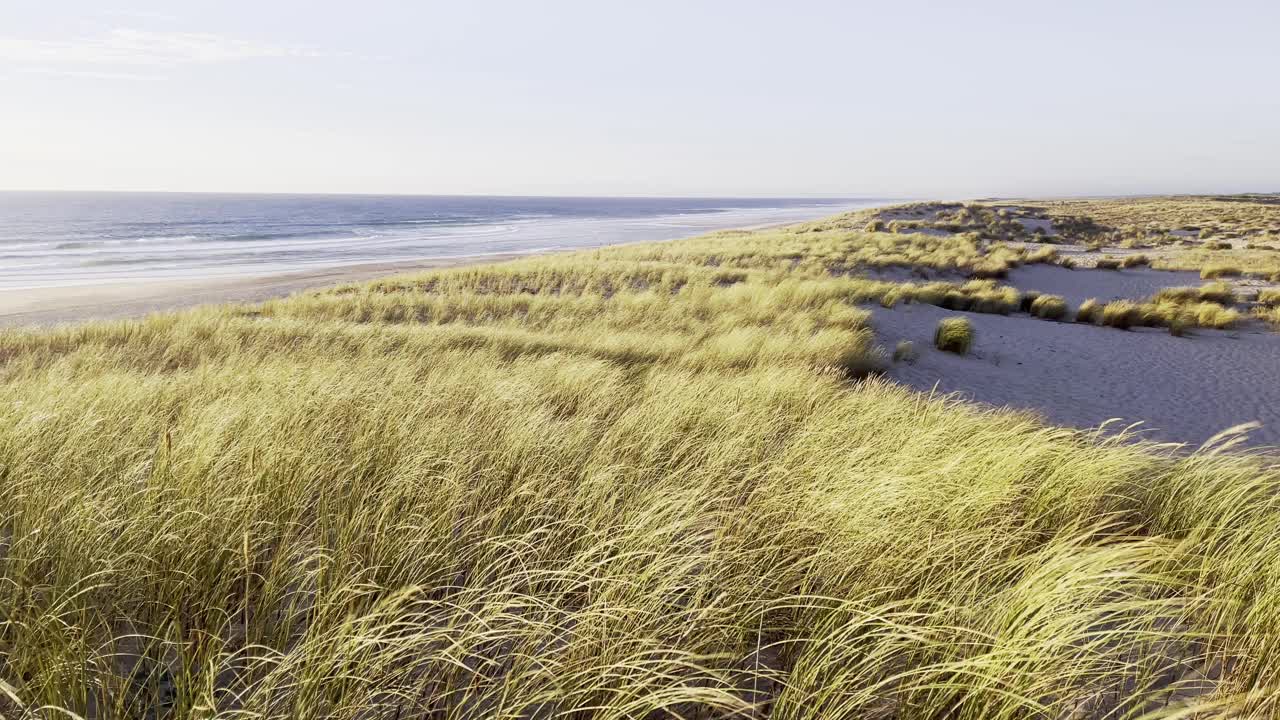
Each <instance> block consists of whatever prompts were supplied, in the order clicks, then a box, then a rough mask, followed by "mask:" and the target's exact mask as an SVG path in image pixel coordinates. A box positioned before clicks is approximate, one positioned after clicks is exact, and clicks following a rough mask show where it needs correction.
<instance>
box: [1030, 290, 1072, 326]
mask: <svg viewBox="0 0 1280 720" xmlns="http://www.w3.org/2000/svg"><path fill="white" fill-rule="evenodd" d="M1031 314H1032V315H1035V316H1036V317H1038V318H1043V319H1045V320H1062V319H1063V318H1065V317H1066V316H1067V302H1066V300H1063V299H1062V298H1061V297H1060V296H1058V295H1041V296H1040V297H1037V298H1036V299H1035V301H1034V302H1032V303H1031Z"/></svg>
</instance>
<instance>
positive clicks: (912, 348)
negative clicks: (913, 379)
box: [893, 340, 920, 364]
mask: <svg viewBox="0 0 1280 720" xmlns="http://www.w3.org/2000/svg"><path fill="white" fill-rule="evenodd" d="M919 358H920V351H918V350H916V345H915V343H913V342H911V341H910V340H899V341H898V344H897V345H896V346H895V347H894V348H893V361H894V362H904V363H908V364H910V363H914V362H915V361H916V360H917V359H919Z"/></svg>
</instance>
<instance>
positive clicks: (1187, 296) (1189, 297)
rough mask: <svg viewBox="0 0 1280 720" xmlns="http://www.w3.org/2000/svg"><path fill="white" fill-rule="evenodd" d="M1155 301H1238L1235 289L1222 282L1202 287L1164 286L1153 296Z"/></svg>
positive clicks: (1230, 303)
mask: <svg viewBox="0 0 1280 720" xmlns="http://www.w3.org/2000/svg"><path fill="white" fill-rule="evenodd" d="M1152 300H1153V302H1157V303H1160V302H1172V303H1176V304H1183V303H1192V302H1209V303H1218V304H1219V305H1232V304H1234V303H1235V302H1236V300H1237V298H1236V293H1235V290H1234V289H1233V288H1232V287H1231V286H1230V285H1228V284H1226V283H1222V282H1216V283H1209V284H1207V285H1202V286H1200V287H1174V288H1162V289H1161V290H1160V291H1159V292H1157V293H1156V294H1155V297H1154V298H1152Z"/></svg>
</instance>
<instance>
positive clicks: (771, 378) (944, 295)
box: [0, 226, 1280, 720]
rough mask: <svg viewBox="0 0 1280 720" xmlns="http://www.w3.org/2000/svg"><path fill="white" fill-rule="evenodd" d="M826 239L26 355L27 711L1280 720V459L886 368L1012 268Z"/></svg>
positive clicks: (477, 274) (11, 637)
mask: <svg viewBox="0 0 1280 720" xmlns="http://www.w3.org/2000/svg"><path fill="white" fill-rule="evenodd" d="M814 227H818V226H813V227H802V228H800V229H796V230H788V231H771V232H759V233H743V232H737V233H719V234H716V235H712V236H708V237H704V238H698V239H694V240H689V241H681V242H674V243H663V244H654V245H643V246H631V247H623V248H614V249H608V250H600V251H592V252H585V253H578V254H573V255H563V256H547V257H542V258H537V259H531V260H523V261H517V262H511V263H505V264H500V265H490V266H477V267H471V268H463V269H455V270H444V271H438V272H429V273H423V274H418V275H413V276H405V277H397V278H390V279H386V280H382V281H378V282H372V283H367V284H362V285H349V286H344V287H339V288H335V289H333V290H329V291H323V292H312V293H306V294H303V295H298V296H295V297H292V298H288V299H282V300H276V301H271V302H268V303H265V304H263V305H259V306H228V307H220V308H211V309H204V310H198V311H191V312H186V313H181V314H169V315H160V316H154V317H151V318H148V319H145V320H137V321H127V322H112V323H98V324H91V325H86V326H80V327H73V328H65V329H58V330H41V331H35V330H23V331H18V330H8V331H4V332H2V333H0V518H2V521H0V596H2V597H3V601H2V602H0V714H2V715H3V716H4V717H6V718H15V717H50V718H53V717H75V716H79V717H93V718H142V717H147V718H188V717H191V718H195V717H201V718H205V717H226V718H281V719H283V718H351V719H353V720H354V719H356V718H360V719H365V718H387V719H390V718H442V719H463V718H477V719H479V718H512V719H515V718H618V719H622V718H628V719H629V718H646V719H647V718H667V717H669V718H733V717H736V718H764V717H769V718H777V719H791V718H796V719H799V718H812V719H818V718H824V719H825V718H903V719H912V718H918V719H920V720H924V719H926V718H927V719H933V718H942V717H946V718H955V719H968V720H979V719H981V720H988V719H996V718H1008V719H1013V718H1068V717H1070V718H1103V717H1106V718H1125V717H1138V716H1143V717H1151V718H1156V717H1166V718H1175V717H1189V716H1190V715H1189V713H1194V714H1195V715H1194V716H1195V717H1198V718H1229V717H1275V716H1277V714H1280V692H1278V691H1280V613H1278V612H1277V611H1276V609H1277V608H1280V546H1278V545H1277V543H1276V542H1275V538H1276V537H1277V535H1278V534H1280V469H1277V467H1276V466H1275V465H1274V461H1273V460H1271V459H1268V457H1267V456H1263V455H1249V454H1244V453H1240V452H1236V451H1234V450H1232V449H1230V448H1229V447H1228V446H1229V445H1230V440H1229V438H1230V436H1224V438H1223V439H1222V440H1221V441H1220V442H1218V443H1217V444H1216V445H1215V446H1214V447H1212V448H1207V449H1202V450H1201V451H1199V452H1196V453H1192V454H1188V453H1185V452H1179V451H1177V450H1176V449H1174V448H1171V447H1166V446H1155V445H1151V444H1145V443H1134V442H1127V441H1126V438H1124V437H1123V436H1120V437H1110V438H1109V439H1105V438H1104V436H1103V435H1102V434H1101V433H1100V432H1081V431H1073V430H1064V429H1058V428H1051V427H1047V426H1045V425H1043V424H1042V423H1041V422H1039V421H1038V420H1036V419H1035V418H1033V417H1031V416H1028V415H1023V414H1019V413H1014V412H1010V411H999V410H992V409H989V408H984V407H980V406H976V405H966V404H963V403H961V402H959V401H958V400H955V399H952V398H948V397H940V396H930V395H921V394H918V393H915V392H912V391H909V390H907V389H904V388H902V387H899V386H896V385H893V384H891V383H888V382H887V381H884V380H881V379H878V378H876V377H875V374H876V372H877V370H878V369H879V368H880V367H882V366H883V365H884V364H885V363H886V362H888V360H889V358H888V356H887V353H886V352H885V351H884V350H882V349H881V348H879V347H878V345H877V343H876V341H875V337H874V334H873V330H872V325H871V311H869V310H868V309H867V307H865V306H867V305H870V306H873V307H874V306H875V304H880V305H887V306H892V305H893V304H894V303H897V302H907V301H912V302H936V303H937V304H940V305H943V306H946V303H947V302H954V303H967V304H968V305H967V306H968V307H969V308H970V309H974V308H976V307H978V306H982V307H990V308H993V309H996V308H1012V309H1014V310H1016V309H1017V308H1018V307H1019V306H1020V303H1021V298H1020V297H1019V296H1018V294H1017V293H1016V291H1012V290H1010V289H1007V288H1004V289H1002V288H1000V287H998V286H997V285H995V284H994V282H992V281H991V280H977V281H971V282H968V283H959V284H949V283H925V284H906V283H901V282H896V283H895V282H888V281H881V280H873V279H867V278H864V277H855V276H853V275H852V274H850V271H849V269H850V268H853V267H854V266H856V265H858V264H859V262H860V261H861V260H862V259H865V258H870V259H871V260H872V261H873V262H874V263H879V262H880V261H879V260H877V259H876V258H882V257H883V256H882V255H879V254H877V253H881V252H885V253H887V254H889V255H893V254H896V255H898V256H900V257H902V258H908V259H909V260H910V262H911V263H913V264H915V263H920V264H923V265H924V266H926V267H928V268H945V269H956V268H964V269H967V270H969V271H972V272H973V273H975V274H979V275H980V274H986V272H987V271H988V270H992V269H994V268H996V267H997V266H999V265H1000V264H1002V263H1006V262H1014V261H1016V259H1017V256H1016V253H1013V252H1012V251H1008V250H1000V251H999V253H998V255H997V256H996V257H992V256H991V255H989V254H987V253H985V252H983V251H982V250H981V249H980V248H979V247H978V246H976V245H974V244H972V243H970V242H969V241H967V240H959V241H956V242H951V243H947V242H943V241H942V239H937V238H933V239H930V238H924V237H922V236H921V237H915V238H912V239H910V240H907V241H900V240H895V239H894V238H892V237H889V236H882V235H877V234H869V235H868V234H860V233H855V234H852V235H850V234H849V233H847V232H845V231H841V230H822V229H820V227H819V229H814ZM886 248H888V249H886ZM894 262H897V261H896V260H895V261H894ZM891 264H892V263H887V264H886V265H885V267H887V266H889V265H891ZM1010 293H1012V294H1011V295H1010ZM1048 305H1055V303H1052V302H1049V301H1048V300H1045V301H1042V307H1047V306H1048ZM1110 308H1111V306H1110V305H1108V306H1107V307H1106V308H1103V310H1102V313H1103V314H1104V315H1105V314H1106V312H1107V311H1108V310H1109V309H1110ZM997 311H998V310H997ZM1051 314H1053V315H1057V314H1058V311H1057V309H1053V311H1052V313H1051ZM979 342H980V339H979ZM898 349H899V354H900V355H902V354H903V352H902V351H903V348H902V347H899V348H898ZM910 350H911V352H912V353H915V352H916V351H915V349H914V348H910ZM929 352H933V351H932V350H930V351H929ZM900 359H906V358H905V357H904V358H900ZM958 362H964V361H963V360H958ZM71 713H74V715H71Z"/></svg>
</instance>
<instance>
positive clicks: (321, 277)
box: [0, 251, 555, 328]
mask: <svg viewBox="0 0 1280 720" xmlns="http://www.w3.org/2000/svg"><path fill="white" fill-rule="evenodd" d="M551 252H555V251H548V252H524V253H520V252H513V253H503V254H499V255H469V256H458V257H448V258H430V259H424V260H414V261H408V262H377V263H356V264H351V265H338V266H326V267H323V268H316V269H311V270H298V271H292V272H285V273H271V274H265V275H244V276H242V277H232V278H227V277H222V278H183V279H174V280H147V281H140V282H114V283H101V284H94V285H80V286H66V287H47V288H25V289H14V290H0V328H6V327H9V328H12V327H48V326H55V325H75V324H79V323H85V322H92V321H95V320H126V319H131V318H138V317H144V316H146V315H151V314H153V313H160V312H169V311H177V310H190V309H192V308H196V307H201V306H206V305H224V304H238V303H259V302H265V301H267V300H271V299H274V298H280V297H286V296H289V295H292V294H294V293H298V292H305V291H307V290H317V289H320V288H326V287H334V286H337V285H342V284H344V283H349V282H362V281H367V280H374V279H377V278H380V277H387V276H392V275H400V274H403V273H408V272H416V271H420V270H437V269H443V268H451V267H462V266H467V265H484V264H488V263H496V262H504V261H507V260H515V259H519V258H523V257H530V256H533V255H547V254H551Z"/></svg>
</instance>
